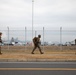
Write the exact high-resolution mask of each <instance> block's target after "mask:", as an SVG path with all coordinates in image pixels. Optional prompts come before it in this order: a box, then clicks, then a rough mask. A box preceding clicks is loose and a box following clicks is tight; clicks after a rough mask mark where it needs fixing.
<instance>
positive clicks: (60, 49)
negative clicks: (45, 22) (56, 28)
mask: <svg viewBox="0 0 76 75" xmlns="http://www.w3.org/2000/svg"><path fill="white" fill-rule="evenodd" d="M60 50H62V27H60Z"/></svg>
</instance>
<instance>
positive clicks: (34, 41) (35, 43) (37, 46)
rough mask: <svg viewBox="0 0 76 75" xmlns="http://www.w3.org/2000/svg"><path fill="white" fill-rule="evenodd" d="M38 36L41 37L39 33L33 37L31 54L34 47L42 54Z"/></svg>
mask: <svg viewBox="0 0 76 75" xmlns="http://www.w3.org/2000/svg"><path fill="white" fill-rule="evenodd" d="M40 38H41V35H38V37H34V38H33V43H34V48H33V50H32V52H31V54H34V51H35V49H36V48H38V49H39V51H40V53H41V54H43V52H42V51H41V48H40V45H41V41H40Z"/></svg>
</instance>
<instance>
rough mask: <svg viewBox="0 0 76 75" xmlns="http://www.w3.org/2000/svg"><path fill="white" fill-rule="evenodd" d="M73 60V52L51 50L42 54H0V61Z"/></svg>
mask: <svg viewBox="0 0 76 75" xmlns="http://www.w3.org/2000/svg"><path fill="white" fill-rule="evenodd" d="M55 61H57V62H58V61H62V62H63V61H75V62H76V53H75V52H51V53H44V54H39V53H35V54H30V53H7V52H5V53H3V54H2V55H0V62H55Z"/></svg>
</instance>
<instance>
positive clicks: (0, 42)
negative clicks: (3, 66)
mask: <svg viewBox="0 0 76 75" xmlns="http://www.w3.org/2000/svg"><path fill="white" fill-rule="evenodd" d="M1 36H2V33H1V32H0V54H2V53H1V44H2V39H1Z"/></svg>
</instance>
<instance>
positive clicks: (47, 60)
mask: <svg viewBox="0 0 76 75" xmlns="http://www.w3.org/2000/svg"><path fill="white" fill-rule="evenodd" d="M0 62H76V60H70V59H69V60H68V59H25V60H20V59H0Z"/></svg>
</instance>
